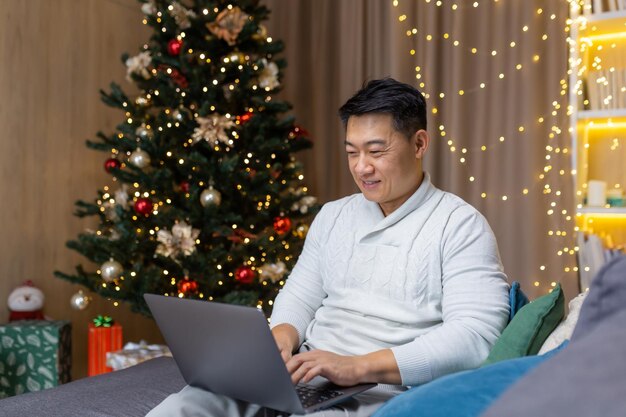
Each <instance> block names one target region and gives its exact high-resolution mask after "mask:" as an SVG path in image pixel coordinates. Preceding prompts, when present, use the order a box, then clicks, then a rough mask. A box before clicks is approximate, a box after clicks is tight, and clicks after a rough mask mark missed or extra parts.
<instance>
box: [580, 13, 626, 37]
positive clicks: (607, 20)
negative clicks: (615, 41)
mask: <svg viewBox="0 0 626 417" xmlns="http://www.w3.org/2000/svg"><path fill="white" fill-rule="evenodd" d="M585 19H586V20H587V22H588V24H591V25H592V27H593V26H595V27H596V29H595V30H597V31H602V32H609V33H615V32H619V31H620V30H622V31H624V30H626V10H614V11H612V12H602V13H591V14H587V15H585Z"/></svg>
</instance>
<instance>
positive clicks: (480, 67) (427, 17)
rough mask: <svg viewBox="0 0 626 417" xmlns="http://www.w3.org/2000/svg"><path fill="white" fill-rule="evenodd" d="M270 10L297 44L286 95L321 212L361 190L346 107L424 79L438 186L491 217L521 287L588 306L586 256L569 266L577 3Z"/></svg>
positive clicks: (281, 35)
mask: <svg viewBox="0 0 626 417" xmlns="http://www.w3.org/2000/svg"><path fill="white" fill-rule="evenodd" d="M264 3H265V4H266V5H267V6H268V7H269V9H270V10H271V11H272V14H271V18H270V21H269V23H268V28H269V33H270V35H271V36H272V37H273V38H274V39H278V40H283V41H284V42H285V45H286V48H285V52H284V56H285V57H286V59H287V61H288V68H287V70H286V74H285V79H284V83H283V87H284V90H283V93H282V97H283V98H284V99H286V100H288V101H290V102H291V103H292V104H293V105H294V110H293V113H294V115H295V116H296V117H297V120H298V122H299V123H301V124H302V125H303V126H304V127H305V128H306V129H308V130H309V131H310V132H311V133H312V136H313V140H314V142H315V148H314V150H313V151H312V152H310V153H309V154H308V155H304V156H301V157H302V158H304V160H305V162H306V168H307V173H308V182H309V184H311V188H312V189H313V191H314V192H315V194H316V195H318V196H319V197H320V199H321V200H322V201H328V200H332V199H335V198H338V197H341V196H343V195H346V194H349V193H353V192H355V191H356V188H355V186H354V184H353V182H352V179H351V177H350V175H349V172H348V170H347V167H346V163H345V158H344V149H343V146H342V140H343V128H342V127H341V124H340V122H339V120H338V117H337V109H338V107H339V106H340V105H341V104H342V103H343V102H344V101H345V100H346V99H347V98H348V97H349V96H350V95H351V94H352V93H354V92H355V91H356V90H357V89H358V88H359V87H360V86H361V85H362V83H363V81H364V80H367V79H372V78H379V77H384V76H391V77H394V78H396V79H399V80H401V81H404V82H407V83H411V84H413V85H416V86H419V83H420V82H424V84H425V87H424V88H423V89H422V90H423V91H424V92H425V93H428V94H429V98H428V100H427V101H428V103H429V106H430V108H431V109H432V108H433V107H436V108H437V113H436V114H433V113H432V112H431V113H430V115H429V116H430V119H429V131H430V133H431V137H432V144H431V148H430V150H429V152H428V155H427V157H426V169H427V170H428V171H429V172H430V173H431V174H432V177H433V181H434V183H435V184H436V185H437V186H439V187H440V188H442V189H444V190H447V191H450V192H453V193H455V194H457V195H459V196H461V197H462V198H464V199H465V200H466V201H468V202H469V203H471V204H472V205H474V206H475V207H476V208H477V209H479V210H480V211H481V212H482V213H483V214H484V215H485V216H486V217H487V219H488V220H489V222H490V224H491V226H492V228H493V229H494V232H495V234H496V236H497V238H498V243H499V246H500V252H501V255H502V259H503V263H504V267H505V270H506V272H507V274H508V276H509V279H510V280H511V281H513V280H517V281H520V282H521V283H522V288H523V289H524V291H525V292H527V294H529V295H530V296H531V298H534V297H536V296H538V295H541V294H544V293H546V292H547V291H549V290H550V289H551V288H552V285H553V283H556V282H560V283H562V285H563V287H564V289H565V291H566V296H567V297H568V298H571V297H573V296H574V295H576V293H577V292H578V284H577V274H576V272H574V270H573V268H574V267H575V257H574V256H573V255H570V254H569V253H564V254H562V255H559V251H561V252H563V251H564V249H565V248H567V250H568V252H569V251H570V250H573V239H572V235H573V228H574V221H573V208H574V206H573V204H574V203H573V197H572V189H573V186H572V184H573V181H572V178H571V175H570V170H571V168H570V166H571V165H570V159H569V158H570V153H569V149H567V148H569V137H568V125H567V124H568V117H567V114H566V110H567V102H566V98H567V95H566V94H565V95H563V94H562V92H561V91H562V89H563V88H567V85H563V84H562V81H561V80H567V45H566V42H565V38H566V33H565V32H564V29H565V21H566V19H567V12H568V7H567V2H566V1H564V0H552V1H493V0H491V1H486V0H482V1H480V2H476V3H477V4H478V7H474V2H470V1H457V2H453V1H449V0H443V1H442V2H441V6H438V5H437V3H436V2H435V1H434V0H433V1H427V0H399V1H398V2H397V6H394V3H393V2H392V0H388V1H386V0H369V1H368V0H342V1H334V0H289V1H285V0H265V2H264ZM454 4H456V5H457V7H456V9H454V8H453V5H454ZM401 16H403V17H402V18H401ZM525 27H526V28H525ZM413 28H415V29H417V31H416V33H415V34H413V33H411V36H407V31H412V29H413ZM446 34H447V36H445V37H444V35H446ZM429 35H430V36H431V37H432V38H431V39H430V40H429ZM544 35H545V36H544ZM455 40H456V41H458V45H455V43H454V41H455ZM511 42H515V44H514V46H512V44H511ZM473 48H476V53H473V51H472V49H473ZM411 50H414V54H413V55H412V54H411V52H410V51H411ZM492 51H495V52H496V53H495V55H493V54H492ZM518 64H520V65H521V69H517V65H518ZM417 66H419V67H420V71H419V72H416V67H417ZM418 74H420V76H421V78H420V79H419V80H418V79H417V78H416V76H417V75H418ZM500 74H503V78H500ZM483 83H484V84H485V85H484V88H481V84H483ZM460 90H463V95H460V94H459V92H460ZM441 93H443V94H444V97H443V98H441V97H440V94H441ZM554 102H556V106H555V104H554ZM553 111H555V112H556V113H555V115H553V114H552V112H553ZM540 118H542V119H541V121H540ZM440 126H442V127H443V131H442V130H440ZM522 129H523V130H522ZM442 132H443V133H444V134H445V136H442ZM556 132H560V133H556ZM551 133H553V134H554V137H553V138H550V134H551ZM501 137H504V141H503V142H502V141H501V140H500V138H501ZM450 140H452V141H453V143H452V145H449V144H448V141H450ZM483 146H485V147H486V150H484V151H483V150H482V147H483ZM451 147H454V151H452V150H451ZM463 149H465V150H466V153H463ZM565 149H567V150H566V151H565V152H564V150H565ZM546 155H548V156H549V157H550V159H549V160H548V159H546ZM461 158H465V162H461V161H460V159H461ZM546 167H548V168H546ZM546 169H547V172H544V171H545V170H546ZM560 172H562V173H563V174H562V175H561V173H560ZM541 174H544V178H540V175H541ZM470 177H473V181H470ZM546 185H549V192H548V188H546ZM524 190H527V194H524V192H525V191H524ZM544 190H545V191H544ZM483 193H486V197H485V198H483V196H482V195H483ZM557 194H559V195H557ZM503 198H506V200H504V199H503ZM553 203H554V204H553ZM549 210H552V214H548V212H549ZM563 210H566V212H565V214H563ZM567 216H571V217H570V218H569V219H568V217H567ZM563 232H565V236H563ZM566 268H570V269H569V271H568V272H566Z"/></svg>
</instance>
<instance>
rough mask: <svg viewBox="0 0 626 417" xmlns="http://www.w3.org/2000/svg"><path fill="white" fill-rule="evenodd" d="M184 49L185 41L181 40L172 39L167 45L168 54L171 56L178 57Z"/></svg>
mask: <svg viewBox="0 0 626 417" xmlns="http://www.w3.org/2000/svg"><path fill="white" fill-rule="evenodd" d="M182 49H183V41H182V40H180V39H172V40H171V41H169V42H168V43H167V53H168V54H170V55H171V56H178V55H179V54H180V51H181V50H182Z"/></svg>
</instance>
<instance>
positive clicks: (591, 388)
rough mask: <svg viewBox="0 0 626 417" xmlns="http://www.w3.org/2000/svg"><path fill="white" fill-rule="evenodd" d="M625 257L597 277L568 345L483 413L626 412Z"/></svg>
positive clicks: (518, 416)
mask: <svg viewBox="0 0 626 417" xmlns="http://www.w3.org/2000/svg"><path fill="white" fill-rule="evenodd" d="M625 300H626V257H620V258H617V259H615V260H613V261H611V262H609V263H608V264H607V265H606V266H605V267H604V268H602V269H601V270H600V272H599V273H598V275H597V276H596V278H595V280H594V282H593V284H592V286H591V289H590V291H589V295H588V296H587V299H586V300H585V302H584V303H583V307H582V309H581V312H580V317H579V320H578V323H577V325H576V328H575V329H574V334H573V336H572V340H571V342H570V343H569V345H568V346H567V347H566V348H565V349H563V350H562V351H561V352H559V353H557V354H556V355H555V356H554V357H552V358H550V359H549V360H547V361H546V362H544V363H542V364H541V365H539V366H538V367H537V368H535V369H534V370H533V371H531V372H529V373H528V374H527V375H526V376H525V377H523V378H522V379H521V380H520V381H518V382H517V383H516V384H515V385H513V386H512V387H511V388H510V389H509V390H507V391H506V392H505V393H504V394H503V395H502V396H501V397H500V398H499V399H498V400H497V401H495V402H494V403H493V404H492V406H491V407H490V408H488V409H487V410H486V411H485V413H483V414H482V417H528V416H542V417H552V416H554V417H562V416H567V417H598V416H602V417H613V416H614V417H623V416H625V415H626V360H625V358H626V331H625V330H624V329H625V326H626V301H625Z"/></svg>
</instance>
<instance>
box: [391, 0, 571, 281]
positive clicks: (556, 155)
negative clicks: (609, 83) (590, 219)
mask: <svg viewBox="0 0 626 417" xmlns="http://www.w3.org/2000/svg"><path fill="white" fill-rule="evenodd" d="M419 1H421V2H423V4H424V5H427V6H430V7H437V8H440V9H441V10H444V9H447V10H449V11H451V12H452V13H456V12H463V9H466V11H467V9H468V8H474V9H477V8H479V7H497V6H498V5H499V4H500V5H501V4H502V3H504V2H503V1H499V0H483V1H474V2H471V3H470V2H456V1H442V0H437V1H434V0H419ZM570 2H572V0H570ZM498 3H499V4H498ZM392 5H393V7H394V8H398V10H399V6H400V1H399V0H392ZM534 17H535V19H534V20H533V21H530V22H526V23H523V24H522V25H521V26H520V27H519V30H516V31H513V32H514V33H515V32H516V33H517V34H516V35H515V34H514V35H512V36H513V39H510V40H509V41H508V42H506V45H508V48H509V49H510V50H513V49H515V48H518V47H519V46H520V45H521V44H523V43H524V42H530V41H533V40H538V41H539V44H541V43H542V42H545V41H547V40H548V39H549V35H548V33H546V32H548V31H550V33H552V32H554V33H558V32H560V31H561V30H563V31H564V32H565V33H568V32H569V31H570V24H571V23H570V22H569V21H567V22H563V21H562V20H561V19H558V18H557V15H556V14H554V13H548V12H546V11H545V10H544V8H537V9H536V10H535V12H534ZM398 21H399V22H400V23H401V24H403V25H408V26H407V27H406V29H405V34H406V36H407V37H410V38H412V39H413V40H414V42H415V43H416V44H417V45H420V46H422V47H423V46H424V45H428V43H429V42H433V41H439V42H440V44H439V45H441V47H447V48H454V49H458V50H459V52H464V53H465V54H466V55H468V56H473V57H481V58H482V59H494V60H495V58H497V57H501V56H503V55H504V54H506V51H504V50H502V49H497V48H490V47H488V46H487V47H485V46H483V47H481V48H479V47H477V46H475V45H471V44H468V43H466V42H464V41H463V39H462V37H460V36H458V35H457V34H455V33H454V31H453V29H451V30H446V29H445V28H444V29H443V30H442V33H436V34H435V33H430V32H428V31H426V30H422V29H421V28H419V27H416V26H410V19H409V18H408V16H407V15H406V14H400V15H399V16H398ZM538 22H541V23H547V25H552V26H547V28H546V29H543V30H541V29H538V28H534V27H533V24H536V23H538ZM548 29H549V30H548ZM408 52H409V54H410V55H412V56H413V55H415V54H416V48H415V47H414V48H411V49H410V50H409V51H408ZM442 53H443V52H442ZM542 58H543V56H542V53H541V52H535V53H531V54H529V55H528V56H526V57H524V59H521V60H518V61H517V62H513V63H511V62H510V61H504V64H503V68H499V69H498V70H497V71H494V74H496V76H495V77H494V76H492V78H491V79H484V80H480V81H478V82H475V83H474V84H472V85H468V86H463V87H460V88H458V89H456V91H453V92H445V91H431V90H430V89H429V86H428V85H427V84H426V83H425V81H424V77H423V73H422V72H423V68H422V67H421V66H416V67H415V78H416V80H417V81H418V84H419V87H420V88H421V89H422V90H423V91H424V95H425V97H426V98H430V97H435V98H437V99H438V104H439V105H442V103H444V102H445V101H446V100H471V97H470V96H471V95H472V94H476V93H479V92H483V91H487V90H488V89H489V88H498V87H499V84H498V83H499V82H500V81H502V80H505V79H508V78H509V77H511V76H513V75H514V73H519V72H521V71H523V70H525V69H527V68H530V67H531V66H532V65H540V64H541V62H542V61H543V60H542ZM497 62H500V61H497ZM567 78H568V77H567V75H565V74H564V77H563V79H561V80H560V89H559V96H558V97H554V98H553V99H551V100H550V101H549V102H550V103H551V110H550V111H549V112H548V113H546V114H539V115H536V116H535V117H533V118H532V119H531V120H527V121H524V122H521V123H519V124H518V125H517V126H516V129H515V130H516V132H515V137H514V138H512V137H510V136H507V135H506V134H497V135H494V136H493V137H491V138H488V139H486V140H485V142H484V143H482V144H480V145H475V146H462V145H461V142H460V141H457V140H455V139H454V138H453V137H452V135H451V134H450V133H449V131H448V129H447V128H446V126H445V124H444V123H442V122H441V121H439V125H438V126H437V134H438V136H440V137H441V139H442V140H443V141H445V143H446V144H447V146H448V150H449V151H450V153H452V154H453V155H454V157H453V159H455V160H457V162H458V163H459V164H461V165H463V166H465V168H466V169H467V170H470V171H471V170H472V168H474V167H473V166H472V164H471V163H470V162H471V159H470V158H471V156H472V154H475V153H486V152H489V151H491V150H495V149H496V148H497V146H505V145H506V143H508V142H512V140H510V139H517V138H518V137H520V136H521V135H524V134H525V133H526V132H527V131H530V130H531V129H530V128H531V127H533V126H532V124H533V123H536V124H548V125H550V124H551V125H550V126H549V133H548V136H547V138H545V143H546V146H545V155H544V160H545V165H544V167H543V169H542V170H541V172H539V173H537V175H536V179H533V180H530V179H529V180H528V183H530V185H528V184H527V185H525V186H523V187H522V189H521V190H519V191H515V192H512V193H508V194H500V195H498V194H497V193H491V192H488V191H487V190H482V191H479V192H480V197H481V198H483V199H493V200H498V201H501V202H507V201H510V200H514V199H518V198H523V197H527V196H529V195H531V191H538V192H540V193H542V194H543V195H545V196H547V197H549V198H548V201H547V205H548V206H547V208H546V215H547V216H549V217H550V218H551V224H554V225H556V226H554V227H553V228H552V229H550V230H548V231H547V236H549V237H551V238H559V239H561V240H560V241H563V240H565V242H566V244H565V245H563V246H560V247H559V248H558V250H557V255H558V256H567V255H569V256H570V259H568V260H567V261H566V262H565V264H568V263H569V264H570V265H571V266H565V267H564V269H563V272H565V273H576V272H578V266H577V264H576V257H575V255H576V252H577V251H578V247H576V246H575V245H573V244H569V243H568V242H569V241H572V238H573V233H572V231H574V230H575V225H574V222H575V213H574V212H573V211H572V210H571V209H570V208H568V207H565V206H563V204H562V203H561V202H560V200H561V198H560V197H562V196H564V195H563V191H562V190H561V189H560V187H561V186H562V185H564V184H567V182H569V181H571V176H572V175H575V174H576V171H575V170H568V169H564V168H561V167H560V166H566V162H565V161H568V160H569V157H570V154H571V149H570V148H569V147H568V146H567V145H564V144H563V143H565V139H566V138H565V137H564V133H567V132H569V129H567V128H563V127H562V126H561V125H560V124H561V123H562V122H561V121H560V120H561V119H562V117H560V116H562V114H563V112H564V111H569V107H568V106H567V105H565V102H566V100H567V98H568V92H569V83H568V80H567ZM431 112H432V114H433V115H435V114H437V113H439V109H438V107H437V103H436V104H435V105H434V106H433V108H432V110H431ZM529 140H530V139H529ZM467 181H468V182H469V183H476V184H480V179H479V178H478V176H477V175H476V174H469V175H468V176H467ZM555 184H557V185H556V186H555ZM533 188H536V189H537V190H533ZM557 246H559V245H557ZM538 271H539V272H538V273H544V272H546V271H548V267H547V266H546V265H539V266H538ZM534 285H535V286H537V287H539V286H540V285H541V282H540V280H536V281H534ZM554 286H556V282H555V281H552V282H550V285H549V288H551V287H554Z"/></svg>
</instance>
